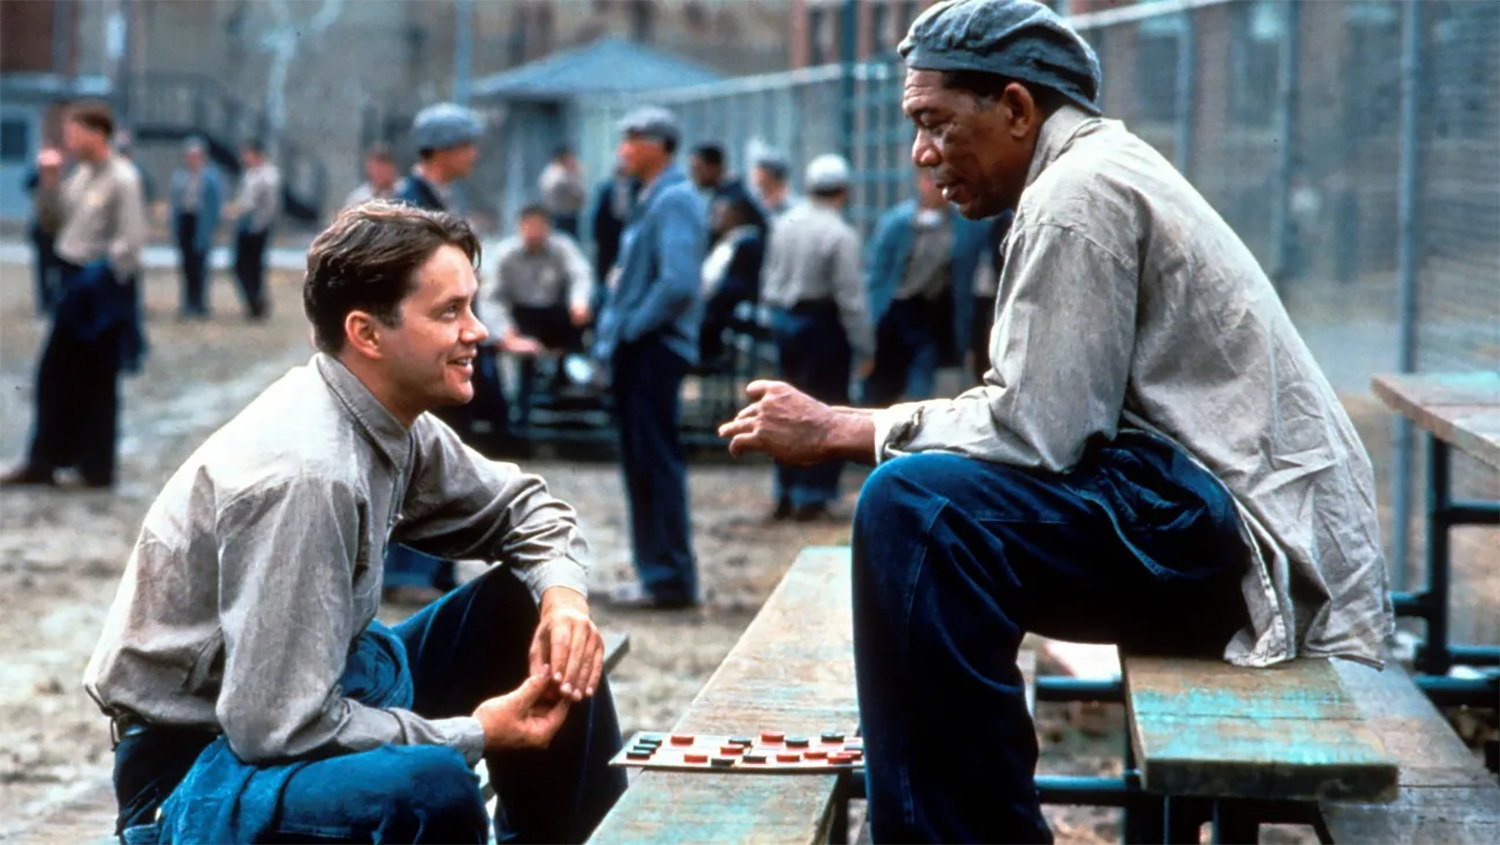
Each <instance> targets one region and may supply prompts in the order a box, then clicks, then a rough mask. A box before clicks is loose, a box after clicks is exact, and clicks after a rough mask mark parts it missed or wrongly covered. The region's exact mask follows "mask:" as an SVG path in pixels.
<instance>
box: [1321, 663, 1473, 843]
mask: <svg viewBox="0 0 1500 845" xmlns="http://www.w3.org/2000/svg"><path fill="white" fill-rule="evenodd" d="M1335 668H1336V669H1337V671H1338V673H1339V676H1340V678H1341V679H1342V680H1343V682H1344V685H1345V688H1346V689H1347V690H1348V691H1349V694H1350V695H1351V696H1353V697H1354V698H1355V700H1356V701H1357V702H1358V703H1359V709H1360V713H1361V715H1362V717H1363V718H1364V720H1365V723H1366V724H1367V725H1369V726H1370V728H1371V730H1373V731H1374V732H1375V733H1376V735H1377V736H1379V737H1380V738H1381V739H1382V740H1383V741H1384V743H1385V746H1386V749H1387V750H1388V751H1389V752H1390V753H1391V754H1392V755H1393V756H1394V757H1395V758H1396V759H1397V760H1398V761H1400V766H1401V770H1400V783H1401V789H1400V791H1399V793H1398V795H1397V797H1396V800H1395V801H1394V802H1393V803H1390V804H1369V803H1360V802H1352V801H1324V802H1322V803H1320V804H1319V810H1320V811H1321V812H1322V814H1323V821H1324V824H1325V825H1326V826H1327V828H1328V830H1329V833H1330V834H1332V835H1333V838H1334V841H1335V842H1370V843H1376V842H1380V843H1384V842H1457V843H1476V845H1477V843H1492V842H1500V786H1497V785H1496V783H1495V778H1494V776H1493V775H1491V774H1490V773H1489V772H1488V771H1486V770H1485V768H1484V766H1483V765H1481V764H1480V762H1479V760H1478V759H1477V758H1476V757H1475V756H1474V754H1473V752H1471V751H1470V750H1469V748H1468V747H1467V746H1466V745H1464V743H1463V741H1462V740H1460V739H1459V738H1458V736H1457V735H1456V734H1454V732H1453V729H1452V728H1451V727H1449V725H1448V722H1447V720H1446V719H1444V718H1443V716H1442V714H1441V713H1439V712H1438V710H1437V708H1435V707H1433V705H1432V702H1431V701H1429V700H1428V699H1427V696H1426V695H1424V694H1423V693H1422V691H1421V690H1420V689H1418V688H1417V685H1416V684H1415V683H1413V682H1412V680H1411V677H1410V676H1408V675H1407V674H1406V672H1405V671H1404V670H1402V669H1401V667H1399V666H1396V665H1394V664H1392V665H1390V666H1389V667H1388V668H1387V669H1386V670H1385V671H1384V672H1377V671H1375V670H1374V669H1371V668H1369V667H1366V666H1360V665H1358V664H1353V663H1345V662H1339V663H1337V664H1336V666H1335Z"/></svg>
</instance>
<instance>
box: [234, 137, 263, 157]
mask: <svg viewBox="0 0 1500 845" xmlns="http://www.w3.org/2000/svg"><path fill="white" fill-rule="evenodd" d="M240 150H241V151H242V152H247V153H255V154H256V155H258V156H263V155H265V154H266V142H265V141H262V140H261V139H259V138H246V139H245V140H244V141H241V142H240Z"/></svg>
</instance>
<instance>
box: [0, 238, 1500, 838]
mask: <svg viewBox="0 0 1500 845" xmlns="http://www.w3.org/2000/svg"><path fill="white" fill-rule="evenodd" d="M299 281H300V275H299V274H297V273H294V272H290V271H278V272H276V273H274V274H273V278H272V283H271V290H272V296H273V309H274V310H273V312H272V316H271V318H270V319H269V320H268V321H266V322H264V323H249V322H247V321H246V320H245V319H244V317H243V309H242V308H241V307H240V304H239V302H238V301H237V299H235V298H234V293H233V282H232V281H231V280H230V278H229V276H228V275H227V274H226V273H224V272H223V271H219V272H217V273H216V274H215V278H214V281H213V284H212V291H213V305H214V309H215V311H214V317H213V319H212V320H211V321H209V322H186V323H183V322H178V321H177V320H176V311H177V305H178V297H179V285H178V279H177V274H176V272H175V270H152V271H150V272H149V273H148V276H147V279H146V284H145V291H146V294H145V295H146V305H147V312H148V314H147V319H148V332H149V336H150V341H151V356H150V358H149V359H148V360H147V362H146V364H145V369H144V371H143V372H142V373H141V374H140V375H137V376H134V377H130V378H127V379H126V380H125V381H124V382H123V383H122V390H123V395H124V413H123V417H122V436H121V469H120V472H119V484H118V487H117V489H116V490H115V491H114V492H75V491H69V492H61V491H52V490H25V491H5V492H3V493H0V840H9V841H26V842H57V843H62V842H74V841H79V840H80V839H81V838H91V839H93V840H95V841H98V840H99V839H101V838H103V837H104V836H106V835H107V834H108V833H109V830H110V825H111V823H112V815H111V814H112V812H113V804H112V801H111V800H110V799H109V797H108V794H109V793H108V788H107V782H108V778H109V771H110V765H111V753H110V746H109V736H108V730H107V727H106V724H105V721H104V719H103V718H102V716H101V715H100V714H99V712H98V710H97V708H96V707H95V705H94V704H93V702H92V701H90V700H89V698H88V696H87V695H86V694H85V693H84V691H83V689H82V686H81V684H80V678H81V676H82V674H83V668H84V665H85V663H86V662H87V660H88V657H89V654H90V652H91V650H92V649H93V646H94V643H95V639H96V637H97V636H98V632H99V630H100V628H101V626H102V624H103V621H104V616H105V613H106V612H107V610H108V607H109V604H110V601H111V600H112V598H113V596H114V593H115V589H116V586H117V584H118V582H119V578H120V575H121V572H122V571H123V569H124V566H125V561H126V558H127V557H128V555H129V552H130V548H131V545H132V543H133V541H134V539H135V536H136V533H137V531H138V529H139V526H140V522H141V519H142V517H143V516H144V515H145V512H146V509H147V508H148V507H149V506H150V504H151V501H152V499H153V497H154V496H155V495H156V493H157V491H158V489H159V488H160V487H161V485H162V483H163V482H164V481H165V480H166V479H167V477H168V476H169V475H170V474H171V472H172V471H173V470H174V469H175V468H176V467H177V466H178V465H179V464H180V463H181V462H182V461H183V460H184V459H185V458H186V457H187V456H188V455H189V454H190V453H191V452H192V450H193V449H194V448H196V447H197V445H198V444H199V443H201V442H202V440H203V439H204V438H205V437H207V436H208V434H209V433H210V432H212V431H213V430H214V429H215V428H216V427H217V426H219V425H220V424H221V423H223V422H224V421H226V420H227V419H229V418H230V417H231V416H232V415H233V414H234V413H235V412H236V411H238V410H239V409H240V408H241V407H243V406H244V405H245V404H246V403H247V402H248V401H249V400H250V399H251V398H253V397H254V396H255V395H256V394H257V393H258V392H259V391H260V390H262V389H263V388H264V387H265V386H266V385H267V384H269V383H270V382H271V381H273V380H274V379H276V378H277V377H278V376H280V375H281V374H282V373H283V372H285V371H286V370H287V369H288V368H289V367H291V366H294V365H297V364H300V363H303V362H305V361H306V360H307V358H308V357H309V356H310V355H311V348H310V346H309V342H308V330H307V325H306V322H305V320H304V319H303V316H302V312H301V299H300V291H299V289H298V283H299ZM31 296H32V280H31V275H30V267H28V266H25V265H22V264H16V263H5V264H4V265H3V266H0V457H3V462H4V463H6V464H7V465H8V464H9V463H11V462H12V461H14V460H17V459H19V457H20V456H21V454H22V451H23V449H24V448H25V445H26V442H27V438H28V436H29V427H30V424H31V391H32V388H33V383H32V374H33V370H34V366H35V361H36V358H37V355H38V353H39V350H40V346H41V344H42V342H43V341H44V339H45V331H46V324H45V323H44V322H43V321H41V320H39V319H38V318H36V317H35V316H34V308H33V302H32V299H31ZM949 386H950V387H952V388H955V389H956V387H957V385H956V383H953V384H950V385H949ZM1348 404H1349V406H1350V409H1351V412H1352V413H1353V414H1354V416H1355V419H1356V421H1357V422H1358V424H1359V425H1360V428H1361V433H1362V434H1363V435H1364V437H1365V438H1366V443H1367V444H1368V445H1369V447H1370V449H1371V452H1372V454H1373V455H1374V457H1375V459H1376V465H1377V468H1378V470H1379V471H1380V472H1381V473H1382V475H1383V476H1386V475H1388V473H1389V464H1390V449H1389V434H1388V433H1389V431H1391V424H1390V421H1389V419H1388V414H1387V413H1386V412H1385V410H1384V409H1383V407H1382V406H1381V405H1380V404H1379V403H1378V402H1377V401H1376V400H1375V399H1374V398H1373V397H1370V396H1368V395H1366V394H1365V393H1364V392H1361V391H1360V389H1359V388H1356V391H1355V392H1352V393H1351V395H1350V396H1349V398H1348ZM523 465H524V466H525V467H526V468H527V469H528V470H531V471H534V472H538V473H540V474H541V475H543V476H544V477H545V478H546V479H547V481H548V483H549V484H550V485H551V488H552V490H553V492H554V493H555V494H557V495H558V496H560V497H562V498H563V499H565V500H567V501H569V502H572V503H573V504H574V505H575V506H576V507H577V508H578V511H579V514H580V517H581V519H582V521H583V525H584V528H585V530H586V531H587V533H588V535H589V537H590V539H591V540H592V542H593V545H594V548H595V552H596V555H597V558H598V565H597V567H596V569H595V572H594V576H593V579H594V586H595V588H597V589H600V590H602V589H606V588H608V587H609V586H612V585H614V584H616V583H619V582H622V581H624V580H626V579H629V578H631V577H633V576H632V574H631V571H630V563H629V542H628V536H627V520H626V513H625V495H624V491H623V489H622V484H621V479H620V474H619V470H618V467H617V466H616V465H615V464H614V463H612V462H607V461H605V462H597V461H596V462H586V463H584V462H569V461H566V460H562V459H560V458H558V457H557V455H556V453H555V452H551V451H545V450H544V451H543V452H542V454H541V455H539V457H538V458H537V459H535V460H531V461H525V462H523ZM1418 477H1420V476H1418ZM689 478H690V485H691V495H692V513H693V528H694V546H695V548H696V551H697V555H698V561H699V567H700V581H701V583H702V584H703V585H704V593H705V595H704V598H705V599H706V602H705V606H704V607H703V608H701V609H699V610H694V611H683V612H674V613H656V614H643V613H611V612H610V611H609V610H608V609H607V608H603V607H599V608H596V617H597V619H598V621H599V624H600V625H601V627H604V628H606V629H609V630H616V631H623V632H627V633H628V634H629V635H630V637H631V646H630V652H629V654H628V655H627V656H626V658H625V660H624V662H623V663H622V664H621V666H620V668H619V670H618V671H617V672H616V674H615V675H614V677H613V679H612V680H613V683H614V690H615V696H616V702H617V705H618V707H619V711H620V717H621V723H622V726H623V728H624V730H625V731H626V733H627V734H629V733H631V732H634V731H637V730H652V729H655V730H661V729H666V728H670V727H671V726H672V724H673V723H674V722H675V721H676V720H677V718H678V716H679V715H680V714H681V713H682V712H683V710H684V709H685V708H686V707H687V705H688V703H689V702H690V701H691V700H692V698H693V696H694V695H695V694H696V692H697V691H698V689H699V688H700V687H701V686H702V685H703V683H704V682H705V681H706V680H707V679H708V677H709V675H710V674H711V673H712V672H713V671H714V669H715V668H716V667H717V666H718V664H719V662H720V661H721V660H722V659H723V657H724V655H725V654H726V653H728V651H729V650H730V648H731V647H732V646H733V644H734V643H735V641H736V640H737V639H738V638H739V636H740V634H741V632H742V631H743V630H744V628H745V627H746V626H747V625H748V624H749V622H750V620H751V618H752V617H753V616H754V613H755V611H756V609H757V608H758V607H759V605H760V604H761V602H762V601H764V599H765V598H766V596H767V595H769V594H770V592H771V590H772V589H773V588H774V587H775V585H776V583H777V581H778V580H779V579H780V577H781V575H782V573H783V572H785V570H786V569H787V567H788V566H790V565H791V563H792V561H793V559H794V558H795V557H796V553H797V551H798V550H799V549H801V548H802V547H803V546H806V545H816V544H839V543H845V542H847V540H848V526H847V522H846V521H834V520H830V521H827V522H820V523H809V524H794V523H779V524H776V525H774V526H767V525H763V524H762V523H761V518H762V516H763V514H764V513H765V512H766V511H767V509H768V506H769V504H770V501H769V500H770V467H769V465H768V464H765V463H761V462H751V461H746V462H731V461H728V460H719V459H714V460H708V461H700V462H698V463H695V464H694V465H693V467H692V468H691V470H690V473H689ZM859 478H860V476H858V475H855V476H853V477H850V478H849V479H848V482H849V483H850V484H851V485H852V484H857V483H858V481H859ZM1387 489H1388V487H1387V486H1385V485H1384V483H1383V486H1382V487H1381V490H1382V491H1385V490H1387ZM850 493H851V495H846V498H845V503H844V505H843V507H842V509H841V510H840V511H839V513H840V514H841V515H847V514H848V513H849V510H850V509H851V507H852V501H853V496H852V489H851V491H850ZM1418 539H1420V538H1418ZM1491 539H1492V538H1491ZM1455 561H1456V569H1455V579H1456V583H1457V584H1458V585H1459V586H1458V588H1457V589H1456V590H1455V595H1456V596H1457V597H1458V598H1456V603H1457V604H1458V606H1457V607H1455V638H1456V639H1457V640H1459V641H1479V642H1493V641H1495V639H1496V635H1497V632H1496V631H1495V630H1494V626H1495V624H1496V623H1495V621H1494V611H1493V608H1494V606H1495V605H1496V604H1497V603H1500V566H1497V564H1500V554H1497V552H1496V550H1495V548H1494V544H1493V542H1489V543H1488V544H1486V538H1485V537H1484V535H1483V533H1482V532H1479V531H1474V532H1472V536H1471V535H1468V534H1463V533H1460V534H1459V535H1458V537H1457V538H1456V557H1455ZM464 571H465V572H468V573H472V572H474V571H477V566H469V565H466V566H465V567H464ZM1485 608H1489V609H1488V610H1486V609H1485ZM410 611H411V609H410V608H405V607H398V606H388V607H387V608H386V609H385V611H384V615H385V617H386V618H387V619H397V618H400V617H402V616H404V615H405V614H407V613H409V612H410ZM1055 669H1056V667H1055V666H1050V665H1049V664H1048V660H1047V658H1046V656H1045V655H1043V656H1042V658H1041V665H1040V667H1039V671H1041V672H1044V673H1045V672H1048V671H1052V670H1055ZM762 727H774V726H762V725H747V726H745V730H746V731H753V730H756V729H759V728H762ZM1122 727H1123V726H1122V717H1121V715H1120V711H1119V708H1118V707H1114V708H1108V707H1102V706H1081V705H1060V704H1048V703H1042V704H1040V705H1038V731H1039V733H1040V735H1041V737H1042V764H1041V768H1042V770H1043V771H1048V772H1056V773H1069V774H1107V773H1117V772H1118V771H1119V768H1120V761H1119V751H1120V748H1121V744H1122V739H1121V732H1122ZM1471 727H1472V729H1473V730H1484V729H1485V728H1484V727H1483V726H1471ZM1048 816H1049V818H1050V819H1051V821H1052V824H1053V827H1054V830H1055V831H1056V833H1057V836H1058V839H1059V841H1064V842H1111V841H1118V840H1119V823H1118V814H1117V812H1116V811H1113V810H1105V809H1087V808H1057V807H1053V808H1048ZM1264 835H1265V837H1266V841H1281V842H1311V841H1314V839H1313V838H1312V836H1311V832H1310V831H1309V830H1306V829H1299V828H1287V829H1276V830H1273V831H1268V832H1267V833H1266V834H1264Z"/></svg>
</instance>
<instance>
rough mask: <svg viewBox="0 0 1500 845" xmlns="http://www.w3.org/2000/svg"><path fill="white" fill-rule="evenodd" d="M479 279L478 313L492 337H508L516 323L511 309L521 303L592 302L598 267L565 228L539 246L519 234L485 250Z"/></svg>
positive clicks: (521, 304) (532, 305)
mask: <svg viewBox="0 0 1500 845" xmlns="http://www.w3.org/2000/svg"><path fill="white" fill-rule="evenodd" d="M485 252H486V253H487V254H488V255H489V256H490V260H488V261H486V262H485V267H484V270H483V271H482V272H481V275H480V280H479V302H480V308H479V316H480V318H481V319H482V320H483V321H484V324H485V328H488V329H489V330H490V337H491V338H492V339H495V340H499V339H500V338H503V337H505V334H506V332H507V331H509V330H510V329H511V327H512V326H513V325H514V324H513V322H512V320H511V316H510V309H511V308H513V307H515V306H517V305H519V306H523V307H527V308H546V307H550V306H555V305H564V306H573V305H588V303H589V297H590V296H591V295H592V294H593V291H594V271H593V268H592V266H591V265H590V264H589V260H588V259H587V258H585V257H584V255H583V250H581V249H579V248H578V244H577V243H575V242H574V241H573V239H572V238H570V237H568V236H567V235H565V234H562V233H561V232H553V233H551V234H550V235H548V236H547V243H546V244H545V245H543V247H542V248H541V249H539V250H537V251H535V252H532V251H531V250H528V249H527V248H526V242H525V241H523V240H522V239H521V237H520V236H519V235H512V236H511V237H508V238H506V239H505V240H503V241H501V242H500V243H499V244H498V245H497V246H496V247H495V248H494V249H493V250H485Z"/></svg>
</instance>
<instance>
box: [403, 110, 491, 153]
mask: <svg viewBox="0 0 1500 845" xmlns="http://www.w3.org/2000/svg"><path fill="white" fill-rule="evenodd" d="M482 135H484V124H483V123H482V122H481V121H480V119H479V115H477V114H475V113H474V112H473V111H472V110H470V109H466V108H464V107H463V106H460V105H457V104H456V103H438V104H437V105H434V106H428V107H427V108H425V109H422V110H421V111H419V112H417V117H416V119H415V120H413V121H412V123H411V140H412V145H413V146H415V147H416V148H417V149H419V150H446V149H448V148H450V147H460V146H463V145H464V144H472V143H474V142H475V141H478V140H479V138H480V137H481V136H482Z"/></svg>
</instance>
